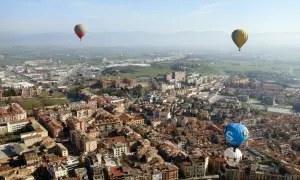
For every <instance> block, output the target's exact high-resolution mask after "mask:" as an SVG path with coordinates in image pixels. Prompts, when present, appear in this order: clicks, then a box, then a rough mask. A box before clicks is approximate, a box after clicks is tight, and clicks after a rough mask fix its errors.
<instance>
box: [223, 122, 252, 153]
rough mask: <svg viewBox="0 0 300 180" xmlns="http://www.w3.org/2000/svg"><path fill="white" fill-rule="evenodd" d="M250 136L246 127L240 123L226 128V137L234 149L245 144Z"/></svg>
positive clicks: (231, 124)
mask: <svg viewBox="0 0 300 180" xmlns="http://www.w3.org/2000/svg"><path fill="white" fill-rule="evenodd" d="M248 135H249V131H248V129H247V128H246V126H245V125H243V124H240V123H230V124H228V125H227V126H226V127H225V132H224V137H225V139H226V141H227V142H228V143H229V144H230V145H231V146H232V147H235V148H237V147H239V146H240V145H241V144H243V143H244V142H245V141H246V140H247V138H248Z"/></svg>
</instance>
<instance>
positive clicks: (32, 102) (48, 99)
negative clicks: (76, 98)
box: [13, 91, 71, 113]
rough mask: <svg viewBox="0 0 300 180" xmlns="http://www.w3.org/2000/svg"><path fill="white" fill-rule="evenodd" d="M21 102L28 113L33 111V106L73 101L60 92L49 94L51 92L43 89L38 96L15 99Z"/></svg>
mask: <svg viewBox="0 0 300 180" xmlns="http://www.w3.org/2000/svg"><path fill="white" fill-rule="evenodd" d="M13 102H16V103H18V104H20V105H21V106H22V107H23V109H24V110H26V111H27V112H28V113H30V112H31V110H32V109H33V108H37V107H45V106H53V105H61V104H66V103H70V102H71V101H70V100H69V99H67V97H66V96H65V95H63V94H61V93H59V92H54V93H53V96H49V92H47V91H42V92H41V95H40V96H39V97H36V98H25V99H23V100H16V101H13Z"/></svg>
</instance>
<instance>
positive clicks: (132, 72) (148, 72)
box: [102, 66, 172, 77]
mask: <svg viewBox="0 0 300 180" xmlns="http://www.w3.org/2000/svg"><path fill="white" fill-rule="evenodd" d="M169 67H170V66H169ZM169 67H163V66H161V67H138V66H134V67H133V66H127V67H122V70H119V71H115V70H116V69H114V70H112V71H111V70H109V71H106V70H107V69H108V68H107V69H105V70H104V71H102V74H103V75H110V76H120V77H138V76H157V75H158V74H165V73H167V72H170V71H172V70H171V69H170V68H169ZM114 68H116V67H114ZM118 69H119V67H118ZM108 72H110V73H108ZM117 72H118V73H117ZM121 72H123V73H121Z"/></svg>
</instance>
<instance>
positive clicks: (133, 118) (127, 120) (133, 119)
mask: <svg viewBox="0 0 300 180" xmlns="http://www.w3.org/2000/svg"><path fill="white" fill-rule="evenodd" d="M119 118H120V120H121V121H122V122H123V124H124V125H129V126H130V125H143V124H144V118H143V117H142V116H141V115H131V114H127V113H123V114H122V115H121V116H120V117H119Z"/></svg>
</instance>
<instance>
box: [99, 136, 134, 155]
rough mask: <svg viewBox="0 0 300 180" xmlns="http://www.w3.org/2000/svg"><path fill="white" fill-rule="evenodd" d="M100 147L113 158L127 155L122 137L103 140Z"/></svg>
mask: <svg viewBox="0 0 300 180" xmlns="http://www.w3.org/2000/svg"><path fill="white" fill-rule="evenodd" d="M102 145H103V146H104V147H105V148H107V149H108V150H109V153H110V154H112V155H113V157H120V156H122V155H123V154H128V153H129V151H128V147H127V143H126V139H125V137H124V136H117V137H111V138H106V139H104V140H103V144H102Z"/></svg>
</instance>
